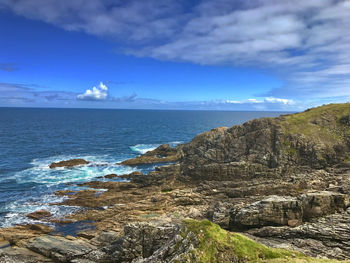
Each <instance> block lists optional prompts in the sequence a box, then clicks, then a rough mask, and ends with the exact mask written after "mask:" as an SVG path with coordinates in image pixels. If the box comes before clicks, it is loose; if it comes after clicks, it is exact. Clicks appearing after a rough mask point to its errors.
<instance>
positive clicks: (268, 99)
mask: <svg viewBox="0 0 350 263" xmlns="http://www.w3.org/2000/svg"><path fill="white" fill-rule="evenodd" d="M224 102H225V103H228V104H260V103H265V104H268V103H275V104H282V105H293V104H295V102H294V101H293V100H291V99H281V98H274V97H266V98H265V99H263V100H258V99H246V100H226V101H224Z"/></svg>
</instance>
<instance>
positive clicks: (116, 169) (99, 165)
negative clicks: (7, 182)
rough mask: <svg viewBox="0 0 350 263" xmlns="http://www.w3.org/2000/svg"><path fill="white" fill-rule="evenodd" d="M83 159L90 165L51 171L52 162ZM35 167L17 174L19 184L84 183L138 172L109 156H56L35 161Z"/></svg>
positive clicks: (33, 163)
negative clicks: (117, 162) (109, 175)
mask: <svg viewBox="0 0 350 263" xmlns="http://www.w3.org/2000/svg"><path fill="white" fill-rule="evenodd" d="M72 158H83V159H85V160H87V161H89V162H90V163H89V164H88V165H82V166H76V167H73V168H70V169H66V168H55V169H50V168H49V165H50V164H51V163H52V162H57V161H61V160H69V159H72ZM31 164H32V165H33V167H31V168H29V169H26V170H23V171H20V172H18V173H16V174H15V178H16V180H17V182H18V183H28V182H34V183H41V184H46V185H58V184H62V183H70V182H84V181H89V180H92V179H94V178H96V177H99V176H104V175H106V174H111V173H114V174H117V175H121V174H128V173H131V172H134V171H136V168H133V167H128V166H123V165H118V164H116V160H115V159H113V158H111V157H110V156H107V155H105V156H104V155H102V156H70V155H65V156H55V157H49V158H44V159H35V160H33V161H32V162H31Z"/></svg>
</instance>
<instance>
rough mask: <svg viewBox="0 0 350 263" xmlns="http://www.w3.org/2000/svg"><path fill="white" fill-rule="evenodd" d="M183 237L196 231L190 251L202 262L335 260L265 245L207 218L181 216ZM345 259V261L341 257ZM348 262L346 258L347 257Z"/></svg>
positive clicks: (309, 262)
mask: <svg viewBox="0 0 350 263" xmlns="http://www.w3.org/2000/svg"><path fill="white" fill-rule="evenodd" d="M184 222H185V224H186V230H185V232H183V233H182V236H183V237H185V236H186V235H187V234H188V233H189V232H192V233H194V234H195V235H196V237H197V238H198V240H199V245H198V246H197V247H196V248H195V249H194V250H193V251H192V252H191V253H192V254H193V255H195V257H196V258H198V259H199V262H203V263H209V262H212V263H218V262H222V263H225V262H236V261H238V260H243V261H244V262H251V263H252V262H269V263H284V262H291V263H335V262H341V261H336V260H329V259H316V258H312V257H307V256H305V255H303V254H302V253H299V252H294V251H290V250H286V249H277V248H269V247H267V246H264V245H262V244H259V243H257V242H255V241H253V240H251V239H249V238H247V237H245V236H243V235H241V234H237V233H232V232H228V231H225V230H223V229H222V228H220V226H218V225H216V224H213V223H211V222H210V221H208V220H203V221H197V220H191V219H188V220H185V221H184ZM342 262H345V261H342ZM347 262H350V261H347Z"/></svg>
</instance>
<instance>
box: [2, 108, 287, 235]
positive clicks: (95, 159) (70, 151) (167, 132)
mask: <svg viewBox="0 0 350 263" xmlns="http://www.w3.org/2000/svg"><path fill="white" fill-rule="evenodd" d="M280 114H282V112H267V111H261V112H257V111H249V112H248V111H246V112H244V111H170V110H119V109H118V110H117V109H52V108H50V109H47V108H45V109H44V108H0V228H3V227H9V226H14V225H17V224H25V223H39V222H40V221H37V220H33V219H30V218H28V217H26V215H27V214H28V213H31V212H34V211H36V210H40V209H46V210H48V211H50V212H51V213H52V214H53V215H54V217H56V218H58V219H59V218H63V217H64V216H65V215H67V214H69V213H73V212H75V211H77V210H78V209H80V208H79V207H72V206H57V205H50V204H52V203H57V202H61V201H63V199H64V198H65V197H61V196H56V195H55V194H54V192H55V191H57V190H80V189H85V188H83V187H79V186H77V183H80V182H87V181H93V180H105V181H108V180H114V181H118V180H120V179H118V178H114V179H101V178H97V177H101V176H104V175H107V174H111V173H114V174H118V175H121V174H127V173H131V172H133V171H142V172H143V173H146V174H147V173H148V172H149V171H152V170H153V169H154V168H155V165H143V166H139V167H129V166H123V165H119V164H117V163H118V162H121V161H123V160H126V159H128V158H133V157H136V156H138V155H140V154H143V153H145V152H147V151H149V150H152V149H155V148H156V147H157V146H159V145H161V144H164V143H168V144H170V145H171V146H173V147H174V146H176V145H178V144H181V143H186V142H189V141H191V140H192V138H193V137H194V136H195V135H197V134H199V133H201V132H204V131H208V130H210V129H213V128H216V127H219V126H233V125H236V124H241V123H243V122H245V121H248V120H250V119H254V118H259V117H276V116H279V115H280ZM72 158H83V159H85V160H87V161H89V162H90V164H88V165H85V166H79V167H74V168H71V169H65V168H56V169H50V168H49V165H50V164H51V163H52V162H57V161H62V160H68V159H72ZM100 191H101V192H102V191H105V190H104V189H100Z"/></svg>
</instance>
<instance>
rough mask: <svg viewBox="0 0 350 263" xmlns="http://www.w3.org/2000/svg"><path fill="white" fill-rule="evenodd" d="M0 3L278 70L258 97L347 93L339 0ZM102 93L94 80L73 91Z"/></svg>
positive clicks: (99, 96) (103, 32)
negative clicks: (275, 82)
mask: <svg viewBox="0 0 350 263" xmlns="http://www.w3.org/2000/svg"><path fill="white" fill-rule="evenodd" d="M0 9H4V10H11V11H12V12H13V13H15V14H17V15H22V16H25V17H27V18H31V19H36V20H41V21H44V22H47V23H50V24H53V25H55V26H58V27H61V28H63V29H65V30H69V31H81V32H85V33H87V34H91V35H96V36H102V37H108V38H111V39H112V40H114V41H116V43H117V44H118V46H119V47H120V49H119V52H123V53H125V54H132V55H135V56H140V57H152V58H155V59H159V60H169V61H185V62H191V63H196V64H202V65H232V66H244V67H258V68H263V69H268V70H272V71H273V72H275V73H277V74H279V76H281V78H282V79H283V80H284V81H285V85H284V86H283V87H281V88H278V89H271V90H270V91H268V92H265V93H264V94H257V96H260V97H271V98H281V100H288V99H289V98H292V99H294V100H297V99H305V97H306V98H310V97H311V96H312V97H313V98H319V99H320V100H322V99H324V98H331V97H334V98H336V97H337V98H339V97H349V96H350V34H348V33H347V31H348V30H347V29H348V28H350V15H349V14H350V1H347V0H308V1H298V0H288V1H280V0H252V1H243V0H234V1H233V0H216V1H211V0H198V1H186V0H180V1H172V0H164V1H157V0H148V1H138V0H129V1H122V0H115V1H112V0H89V1H84V0H75V1H71V0H60V1H56V0H16V1H13V0H0ZM0 68H1V66H0ZM107 98H108V94H107V90H106V92H105V91H104V90H103V89H101V87H97V88H95V90H94V89H92V90H87V91H86V92H85V93H84V94H80V95H79V99H80V100H106V99H107ZM265 100H266V99H265ZM272 100H273V99H272ZM267 102H268V101H267ZM279 102H281V103H282V104H285V105H286V104H288V103H287V101H279Z"/></svg>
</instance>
